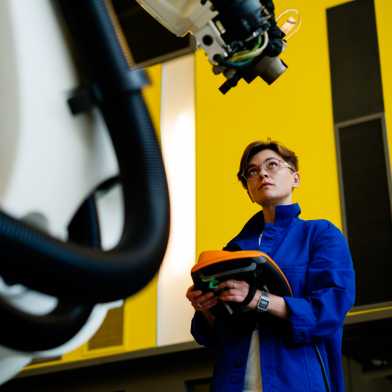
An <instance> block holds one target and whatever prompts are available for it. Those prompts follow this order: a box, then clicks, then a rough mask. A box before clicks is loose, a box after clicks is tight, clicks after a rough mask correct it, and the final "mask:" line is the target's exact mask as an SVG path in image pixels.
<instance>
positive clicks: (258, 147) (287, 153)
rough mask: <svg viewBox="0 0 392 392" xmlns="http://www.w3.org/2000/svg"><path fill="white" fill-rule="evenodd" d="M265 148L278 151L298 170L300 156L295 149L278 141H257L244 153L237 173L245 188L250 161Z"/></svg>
mask: <svg viewBox="0 0 392 392" xmlns="http://www.w3.org/2000/svg"><path fill="white" fill-rule="evenodd" d="M263 150H272V151H274V152H276V153H277V154H278V155H279V156H280V157H281V158H282V159H283V160H284V161H285V162H287V163H288V164H289V165H290V166H291V167H292V168H293V169H294V170H295V171H298V158H297V155H295V152H294V151H291V150H289V149H288V148H287V147H285V146H284V145H283V144H280V143H279V142H277V141H273V140H268V141H255V142H253V143H250V144H249V145H248V146H247V147H246V148H245V150H244V152H243V153H242V157H241V162H240V168H239V170H238V173H237V178H238V179H239V180H240V181H241V184H242V185H243V187H244V188H245V189H247V181H246V177H245V173H246V172H247V170H248V166H249V162H250V161H251V159H252V158H253V157H254V156H255V155H256V154H257V153H259V152H260V151H263Z"/></svg>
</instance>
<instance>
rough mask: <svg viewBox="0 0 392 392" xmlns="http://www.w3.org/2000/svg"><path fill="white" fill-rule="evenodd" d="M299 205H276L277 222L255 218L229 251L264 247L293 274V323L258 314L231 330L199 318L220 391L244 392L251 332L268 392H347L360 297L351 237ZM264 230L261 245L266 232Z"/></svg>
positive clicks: (198, 335) (195, 325)
mask: <svg viewBox="0 0 392 392" xmlns="http://www.w3.org/2000/svg"><path fill="white" fill-rule="evenodd" d="M300 211H301V210H300V207H299V205H298V204H291V205H282V206H277V207H276V213H275V222H274V223H273V224H271V223H264V218H263V212H262V211H260V212H259V213H257V214H256V215H254V216H253V217H252V218H251V219H250V220H249V221H248V222H247V223H246V225H245V226H244V228H243V229H242V231H241V232H240V233H239V234H238V235H237V236H236V237H235V238H233V239H232V240H231V241H230V242H229V243H228V244H227V246H226V247H225V249H226V250H261V251H263V252H265V253H267V254H268V255H270V256H271V257H272V258H273V260H274V261H275V262H276V263H277V264H278V265H279V266H280V268H281V269H282V270H283V272H284V273H285V275H286V276H287V278H288V280H289V282H290V284H291V286H292V289H293V296H292V297H284V299H285V301H286V303H287V306H288V309H289V319H288V320H280V319H277V318H276V317H273V316H269V318H268V316H267V317H265V316H264V315H262V314H256V313H255V312H248V313H252V317H244V318H243V320H242V321H241V322H240V323H238V322H237V323H233V324H234V325H231V323H229V322H228V321H227V320H219V319H216V320H215V323H214V327H211V326H210V325H209V324H208V322H207V321H206V319H205V318H204V316H203V315H202V314H201V313H200V312H196V313H195V316H194V318H193V320H192V327H191V332H192V334H193V336H194V338H195V340H196V341H197V342H198V343H200V344H202V345H205V346H207V347H211V348H213V349H214V350H215V352H216V363H215V369H214V376H213V388H212V389H213V391H215V392H220V391H221V392H242V390H243V385H244V376H245V369H246V362H247V356H248V351H249V345H250V338H251V333H252V331H253V330H254V328H255V327H257V328H258V330H259V335H260V361H261V374H262V385H263V392H322V391H326V387H325V380H324V378H323V373H322V368H321V363H320V361H319V359H318V356H317V352H316V347H315V345H316V346H317V349H318V351H319V352H320V353H321V357H322V362H323V366H324V367H325V371H326V376H327V379H328V383H329V385H330V390H331V392H342V391H344V377H343V369H342V353H341V341H342V330H343V322H344V318H345V315H346V313H347V312H348V311H349V310H350V308H351V307H352V306H353V304H354V300H355V275H354V269H353V263H352V259H351V255H350V250H349V247H348V244H347V241H346V239H345V237H344V236H343V235H342V233H341V232H340V231H339V230H338V229H337V228H336V227H335V226H334V225H333V224H332V223H330V222H328V221H326V220H302V219H300V218H299V217H298V215H299V214H300ZM261 232H263V235H262V240H261V245H260V246H259V243H258V241H259V237H260V233H261Z"/></svg>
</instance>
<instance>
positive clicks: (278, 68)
mask: <svg viewBox="0 0 392 392" xmlns="http://www.w3.org/2000/svg"><path fill="white" fill-rule="evenodd" d="M137 1H138V2H139V3H140V5H141V6H142V7H144V8H145V9H146V10H147V12H149V13H150V14H151V15H152V16H154V17H155V18H156V19H157V20H158V21H159V22H160V23H161V24H163V25H164V26H165V27H167V28H168V29H169V30H170V31H172V32H173V33H174V34H176V35H178V36H183V35H186V34H187V33H190V34H192V35H193V36H194V37H195V39H196V42H197V45H198V46H200V47H202V48H203V49H204V51H205V52H206V53H207V55H208V59H209V61H210V62H211V64H212V65H213V71H214V73H216V74H218V73H222V74H223V75H224V76H225V78H226V81H225V82H224V83H223V84H222V86H221V87H220V88H219V89H220V91H221V92H222V93H223V94H225V93H226V92H227V91H229V90H230V89H231V88H232V87H234V86H236V85H237V83H238V82H239V81H240V80H241V79H244V80H245V81H246V82H247V83H250V82H252V81H253V80H254V79H255V78H256V77H257V76H259V77H261V78H262V79H263V80H264V81H265V82H266V83H268V84H271V83H273V82H274V81H275V80H276V79H277V78H278V77H279V76H280V75H281V74H282V73H283V72H285V70H286V69H287V65H286V64H285V63H284V62H283V61H282V60H281V59H280V58H279V55H280V54H281V52H282V51H283V50H284V48H285V47H286V45H287V41H286V39H287V38H288V37H289V36H291V35H292V34H294V33H295V32H296V30H298V27H299V17H298V12H297V11H296V10H287V11H285V12H284V13H283V14H281V15H280V16H279V18H278V21H277V20H276V19H275V12H274V11H275V9H274V4H273V1H272V0H230V1H227V0H158V1H157V0H137ZM290 12H291V13H292V14H291V15H290V16H288V17H285V19H286V20H285V21H284V22H283V23H282V24H281V25H280V26H279V25H278V22H279V19H281V18H282V17H283V15H287V13H290ZM293 12H294V13H295V14H293ZM293 30H295V31H293Z"/></svg>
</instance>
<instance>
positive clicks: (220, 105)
mask: <svg viewBox="0 0 392 392" xmlns="http://www.w3.org/2000/svg"><path fill="white" fill-rule="evenodd" d="M341 3H344V1H314V2H313V1H312V2H309V1H305V0H281V1H276V3H275V4H276V14H277V15H278V14H279V13H280V12H282V11H283V10H284V9H287V8H297V9H299V11H300V12H301V14H302V18H303V24H302V28H301V30H300V31H299V33H298V34H297V35H296V36H294V37H293V38H292V40H291V41H290V42H289V46H288V48H287V49H286V51H285V52H284V53H283V54H282V58H283V59H284V61H285V62H286V63H287V64H288V65H289V69H288V71H287V72H286V73H285V74H284V75H282V76H281V77H280V78H279V79H278V80H277V81H276V82H275V83H274V84H273V85H272V86H268V85H266V84H265V83H264V82H263V81H262V80H261V79H260V80H256V81H254V82H253V83H252V84H250V85H247V84H246V83H245V82H243V81H242V82H240V83H239V85H238V86H237V87H235V88H234V89H232V90H231V91H229V92H228V93H227V95H226V96H223V95H221V93H220V92H219V91H218V86H219V85H220V83H222V82H223V80H224V79H223V77H216V76H214V75H212V74H211V71H210V66H209V65H208V63H207V59H206V58H205V56H204V54H203V53H201V52H198V53H197V69H196V81H197V90H196V113H197V134H196V135H197V136H196V137H197V168H198V172H197V222H198V223H197V249H198V251H202V250H204V249H210V248H220V247H222V246H223V245H224V244H225V243H226V242H227V241H228V240H229V239H230V238H231V237H232V236H233V235H235V234H236V233H237V232H238V231H239V230H240V229H241V228H242V226H243V224H244V223H245V221H246V220H247V219H248V218H249V217H250V216H251V215H252V214H253V213H254V212H256V211H257V210H258V206H256V205H252V204H251V203H250V201H249V199H248V197H247V195H246V192H245V191H244V190H243V189H242V188H241V186H240V183H239V182H238V181H237V180H236V172H237V169H238V164H239V159H240V156H241V153H242V151H243V149H244V148H245V146H246V145H247V144H248V143H249V142H251V141H254V140H258V139H266V138H272V139H274V140H278V141H280V142H282V143H283V144H286V145H287V146H288V147H289V148H292V149H293V150H294V151H296V152H297V154H298V155H299V159H300V171H301V173H302V185H301V188H300V189H299V190H298V191H296V195H295V196H296V199H297V200H298V201H299V202H300V204H301V206H302V209H303V211H304V212H303V214H302V216H303V217H305V218H319V217H324V218H326V219H330V220H332V221H333V222H335V223H336V224H337V225H340V224H341V220H340V207H339V193H338V176H337V165H336V154H335V140H334V128H333V117H332V105H331V89H330V71H329V55H328V39H327V24H326V8H327V7H330V6H333V5H337V4H341Z"/></svg>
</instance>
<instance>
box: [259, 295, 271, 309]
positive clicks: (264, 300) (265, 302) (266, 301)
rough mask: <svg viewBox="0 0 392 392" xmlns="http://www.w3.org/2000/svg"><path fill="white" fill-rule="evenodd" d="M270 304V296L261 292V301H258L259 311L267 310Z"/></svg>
mask: <svg viewBox="0 0 392 392" xmlns="http://www.w3.org/2000/svg"><path fill="white" fill-rule="evenodd" d="M268 305H269V298H268V296H267V295H265V294H264V293H261V296H260V299H259V302H258V303H257V310H258V311H259V312H265V311H267V308H268Z"/></svg>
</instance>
